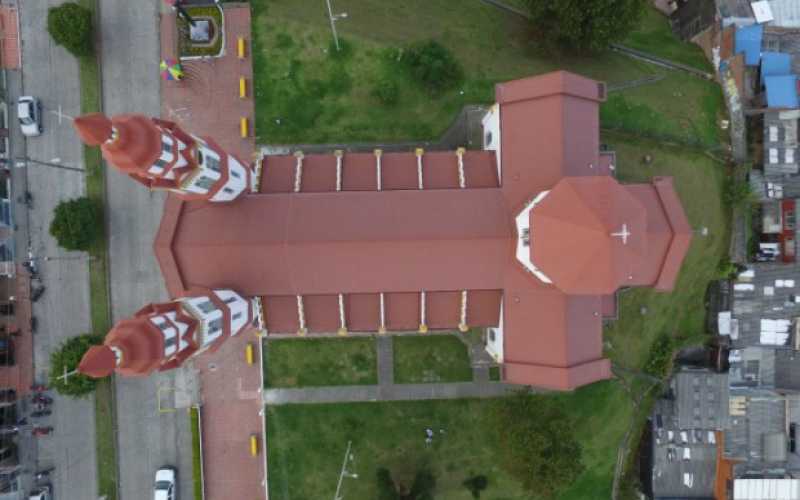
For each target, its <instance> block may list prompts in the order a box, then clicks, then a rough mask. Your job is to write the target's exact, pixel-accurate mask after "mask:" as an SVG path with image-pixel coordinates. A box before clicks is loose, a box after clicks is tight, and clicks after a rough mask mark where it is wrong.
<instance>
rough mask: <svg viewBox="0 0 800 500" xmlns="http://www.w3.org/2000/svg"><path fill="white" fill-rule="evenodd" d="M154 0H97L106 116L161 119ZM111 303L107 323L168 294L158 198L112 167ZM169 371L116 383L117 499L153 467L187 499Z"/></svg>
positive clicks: (135, 491) (148, 489)
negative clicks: (164, 408) (166, 469)
mask: <svg viewBox="0 0 800 500" xmlns="http://www.w3.org/2000/svg"><path fill="white" fill-rule="evenodd" d="M162 3H163V2H161V1H160V0H138V1H131V0H103V1H102V2H100V4H101V5H100V27H101V30H100V33H101V47H102V52H101V60H102V77H103V108H104V110H105V112H106V114H108V115H114V114H118V113H131V112H135V113H144V114H146V115H150V116H159V115H160V109H161V106H160V87H159V86H160V81H159V68H158V63H159V61H160V43H159V24H158V9H159V5H160V4H162ZM107 193H108V210H109V234H110V240H109V254H110V274H111V304H112V315H113V319H114V321H117V320H119V319H122V318H125V317H128V316H130V315H132V314H133V313H134V312H136V311H137V310H138V309H140V308H141V307H142V306H144V305H146V304H148V303H151V302H158V301H163V300H165V299H166V298H167V293H166V290H165V288H164V285H163V281H162V278H161V273H160V271H159V268H158V265H157V263H156V260H155V257H154V253H153V249H152V244H153V240H154V237H155V233H156V231H157V230H158V225H159V222H160V220H161V212H162V208H163V203H164V196H163V194H161V193H151V192H149V191H148V190H147V189H145V188H144V187H142V186H141V185H140V184H138V183H136V182H135V181H133V180H131V179H129V178H127V177H125V176H123V175H121V174H119V173H118V172H117V171H116V170H114V169H113V168H111V169H109V170H108V176H107ZM174 384H175V374H174V373H171V372H168V373H165V374H156V375H153V376H150V377H148V378H144V379H132V378H128V379H125V378H121V377H118V378H117V424H118V432H119V434H118V440H117V442H118V448H119V468H120V493H121V499H122V500H139V499H142V498H149V497H150V495H152V483H153V474H154V473H155V471H156V469H157V468H158V467H161V466H163V465H172V466H175V467H177V468H178V480H179V483H180V484H179V486H178V487H179V491H180V495H181V497H182V498H191V497H192V448H191V431H190V428H189V416H188V414H187V412H186V411H184V410H178V411H174V412H159V409H158V394H159V393H158V391H159V387H163V390H162V395H163V396H164V397H163V400H164V401H165V402H166V400H168V399H170V398H171V394H172V392H171V389H172V388H173V387H174Z"/></svg>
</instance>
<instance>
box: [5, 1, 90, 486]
mask: <svg viewBox="0 0 800 500" xmlns="http://www.w3.org/2000/svg"><path fill="white" fill-rule="evenodd" d="M19 3H20V6H19V12H20V32H21V38H22V51H23V52H22V60H23V69H22V71H21V72H20V71H15V72H9V78H8V82H9V96H8V102H9V104H10V108H11V110H12V111H11V113H10V119H11V120H10V121H11V122H12V126H11V129H12V137H11V143H12V144H11V148H12V156H13V157H17V158H20V157H25V156H27V157H29V158H31V159H33V160H40V161H45V162H54V163H61V164H63V165H69V166H73V167H80V166H82V149H81V147H80V143H79V142H78V140H77V136H76V135H75V132H74V131H73V129H72V127H71V124H70V121H69V120H68V119H63V118H62V119H59V117H58V115H57V112H58V111H59V109H60V110H61V112H62V113H64V114H66V115H75V114H76V113H78V111H79V106H80V92H79V87H78V68H77V64H76V62H75V59H74V58H73V57H71V56H70V55H69V54H67V53H66V52H65V51H64V50H63V49H62V48H60V47H57V46H55V45H54V44H53V43H52V42H51V40H50V37H49V35H48V34H47V31H46V29H45V20H46V18H47V15H46V13H47V8H48V7H49V6H51V5H56V4H60V3H61V0H37V1H33V2H31V1H24V2H19ZM20 94H27V95H34V96H37V97H39V98H40V99H41V100H42V105H43V107H44V134H43V135H42V136H40V137H35V138H29V139H23V138H22V136H21V134H20V133H19V129H18V127H17V126H16V120H17V118H16V106H14V103H15V102H16V98H17V96H19V95H20ZM13 186H14V188H13V189H14V191H15V192H14V195H13V198H16V197H17V196H18V195H19V194H21V193H24V191H25V189H26V186H27V190H28V191H29V192H30V193H31V194H32V196H33V208H32V209H26V207H25V206H24V205H23V204H20V203H15V205H14V218H15V222H16V224H17V226H18V231H17V234H16V243H17V255H18V256H20V257H21V258H25V257H27V252H28V241H30V244H31V249H32V251H33V254H34V256H35V257H36V258H37V259H43V258H44V257H50V258H51V259H52V260H49V261H46V262H45V261H44V260H38V265H39V268H40V272H41V275H42V279H43V282H44V285H45V287H46V292H45V294H44V296H43V297H42V298H41V299H40V300H39V301H38V302H36V303H35V304H34V305H33V314H34V316H35V317H36V319H37V323H38V329H37V333H36V334H35V336H34V367H35V373H36V376H37V378H38V379H39V380H46V378H47V370H48V365H49V361H48V360H49V355H50V351H51V350H53V349H54V348H56V347H58V345H59V344H60V343H61V342H62V341H63V340H64V339H66V338H68V337H71V336H74V335H78V334H81V333H86V332H88V331H90V323H89V321H90V320H89V278H88V268H87V262H86V259H85V255H84V254H81V253H69V252H65V251H63V250H61V249H60V248H59V247H58V245H57V244H56V242H55V240H54V239H53V238H52V237H51V236H50V235H49V233H48V227H49V225H50V221H51V219H52V213H53V209H54V207H55V206H56V205H57V204H58V202H59V201H61V200H64V199H68V198H73V197H77V196H80V195H82V194H83V193H84V179H83V175H82V174H81V173H79V172H73V171H69V170H63V169H58V168H52V167H47V166H42V165H36V164H34V163H30V162H29V163H28V166H27V167H23V168H15V169H14V172H13ZM39 423H41V424H43V425H52V426H53V427H54V428H55V432H54V434H53V435H52V436H50V437H46V438H41V439H38V440H37V445H38V462H39V464H40V466H48V465H56V466H57V468H56V471H55V474H54V476H53V477H52V483H53V486H54V490H55V494H56V497H57V498H63V499H66V498H76V499H77V498H81V499H94V498H97V480H96V456H95V435H94V402H93V400H92V399H82V400H72V399H66V398H60V397H57V396H56V401H55V405H54V413H53V415H52V416H51V417H48V418H46V419H43V420H42V421H40V422H39Z"/></svg>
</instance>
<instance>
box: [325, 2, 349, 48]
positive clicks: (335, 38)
mask: <svg viewBox="0 0 800 500" xmlns="http://www.w3.org/2000/svg"><path fill="white" fill-rule="evenodd" d="M325 3H326V4H327V5H328V19H329V20H330V22H331V31H332V32H333V43H334V44H335V45H336V52H339V50H340V48H339V34H338V33H336V21H338V20H339V19H346V18H347V12H342V13H341V14H336V15H334V14H333V8H331V0H325Z"/></svg>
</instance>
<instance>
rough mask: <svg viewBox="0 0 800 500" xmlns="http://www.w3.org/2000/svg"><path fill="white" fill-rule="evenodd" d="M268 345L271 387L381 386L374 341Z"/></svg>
mask: <svg viewBox="0 0 800 500" xmlns="http://www.w3.org/2000/svg"><path fill="white" fill-rule="evenodd" d="M268 342H269V344H268V348H267V356H266V358H267V359H266V366H265V367H264V375H265V384H266V385H267V386H269V387H318V386H326V385H359V384H377V383H378V359H377V353H376V351H375V339H373V338H371V337H350V338H331V339H289V340H270V341H268Z"/></svg>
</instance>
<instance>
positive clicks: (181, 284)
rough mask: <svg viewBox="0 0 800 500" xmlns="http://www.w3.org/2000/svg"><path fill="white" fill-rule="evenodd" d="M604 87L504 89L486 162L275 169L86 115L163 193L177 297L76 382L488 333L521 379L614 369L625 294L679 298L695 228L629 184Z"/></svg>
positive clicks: (180, 135) (652, 189) (111, 345)
mask: <svg viewBox="0 0 800 500" xmlns="http://www.w3.org/2000/svg"><path fill="white" fill-rule="evenodd" d="M605 98H606V87H605V85H604V84H603V83H600V82H597V81H594V80H590V79H587V78H584V77H581V76H578V75H575V74H572V73H568V72H563V71H560V72H554V73H549V74H545V75H541V76H536V77H531V78H524V79H520V80H514V81H511V82H507V83H502V84H499V85H497V87H496V104H494V105H493V106H492V107H491V108H490V109H489V111H488V112H487V114H486V115H485V117H484V118H483V144H482V148H481V149H480V150H466V149H463V148H459V149H456V150H453V151H425V150H423V149H421V148H420V149H417V150H415V151H409V152H402V153H397V152H384V151H381V150H374V151H368V152H347V151H334V152H332V153H330V154H303V153H302V152H300V151H297V152H295V153H294V154H288V155H270V156H263V157H262V158H260V160H259V161H257V162H255V164H252V165H251V164H248V162H245V161H243V160H242V159H239V158H236V157H235V156H233V155H231V154H228V153H226V152H225V151H223V150H222V149H221V148H220V147H219V146H218V145H217V144H216V143H215V142H214V141H213V139H212V138H207V137H202V138H201V137H196V136H194V135H192V134H191V133H189V132H187V131H184V130H182V129H181V128H180V127H178V126H177V125H176V124H174V123H171V122H168V121H163V120H158V119H150V118H146V117H143V116H140V115H120V116H115V117H111V118H108V117H106V116H104V115H101V114H92V115H86V116H82V117H80V118H77V119H76V120H75V122H74V125H75V128H76V130H77V132H78V134H79V136H80V137H81V139H82V140H83V142H85V143H86V144H89V145H94V146H99V147H100V148H101V150H102V153H103V156H104V158H105V160H106V162H107V163H108V164H110V165H113V166H114V167H116V168H118V169H119V170H121V171H122V172H124V173H126V174H127V175H129V176H130V177H131V178H133V179H134V180H136V181H138V182H140V183H142V184H144V185H145V186H147V187H148V188H150V189H162V190H167V191H168V192H169V193H170V195H169V197H168V198H167V201H166V204H165V208H164V213H163V217H162V220H161V225H160V228H159V231H158V233H157V235H156V240H155V242H154V251H155V254H156V258H157V260H158V263H159V265H160V267H161V272H162V275H163V278H164V281H165V283H166V287H167V290H168V291H169V293H170V295H171V296H172V297H173V300H172V301H171V302H168V303H165V304H151V305H148V306H146V307H144V308H143V309H142V310H140V311H139V312H137V313H136V314H135V315H134V317H133V318H131V319H126V320H123V321H120V322H119V323H118V324H117V325H115V326H114V328H113V329H112V330H111V332H109V334H108V335H107V337H106V339H105V342H104V344H103V345H102V346H97V347H94V348H92V349H91V350H90V351H89V352H87V354H86V355H85V356H84V358H83V360H82V361H81V363H80V366H79V371H80V372H82V373H85V374H87V375H90V376H95V377H102V376H106V375H109V374H111V373H113V372H115V371H116V372H117V373H120V374H123V375H147V374H149V373H151V372H152V371H154V370H166V369H170V368H174V367H176V366H179V365H180V364H181V363H182V362H183V361H184V360H186V359H188V358H189V357H191V356H194V355H197V354H199V353H202V352H205V351H214V350H215V349H216V348H218V347H219V345H220V344H221V343H222V342H224V341H225V339H227V338H228V337H230V336H234V335H241V334H243V333H245V332H247V331H250V330H254V329H259V330H261V331H264V332H266V334H267V335H269V334H270V333H294V334H296V335H298V336H303V335H305V334H306V333H308V332H315V333H331V334H332V335H337V334H338V335H342V336H344V335H348V334H349V333H350V332H377V333H378V334H386V333H387V332H393V331H418V332H420V334H424V333H426V332H428V331H430V330H460V331H462V332H465V331H467V330H468V329H469V328H472V327H482V328H486V330H487V341H486V349H487V351H488V352H489V353H490V354H491V355H492V356H493V357H494V358H495V359H496V360H497V361H498V363H500V364H501V366H502V376H503V380H504V381H505V382H507V383H513V384H522V385H531V386H536V387H542V388H548V389H556V390H572V389H575V388H577V387H580V386H582V385H586V384H590V383H592V382H595V381H598V380H604V379H608V378H610V377H611V376H612V373H611V365H610V361H609V360H608V359H607V358H605V357H604V356H603V342H602V337H603V335H602V333H603V332H602V330H603V321H604V319H607V318H611V317H614V316H615V315H616V300H617V291H618V290H620V289H624V288H629V287H642V286H645V287H653V288H655V289H656V290H659V291H664V292H668V291H670V290H672V289H673V287H674V286H675V281H676V279H677V275H678V273H679V271H680V267H681V263H682V261H683V259H684V257H685V255H686V253H687V251H688V249H689V245H690V242H691V237H692V230H691V227H690V226H689V223H688V220H687V217H686V214H685V213H684V210H683V207H682V205H681V201H680V199H679V197H678V194H677V192H676V190H675V188H674V186H673V182H672V179H671V178H666V177H656V178H654V179H652V181H651V182H650V183H645V184H621V183H620V182H618V181H617V180H616V179H615V162H616V157H615V154H614V152H613V151H607V150H605V149H603V148H601V144H600V124H599V106H600V104H601V103H602V102H603V101H604V100H605Z"/></svg>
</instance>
